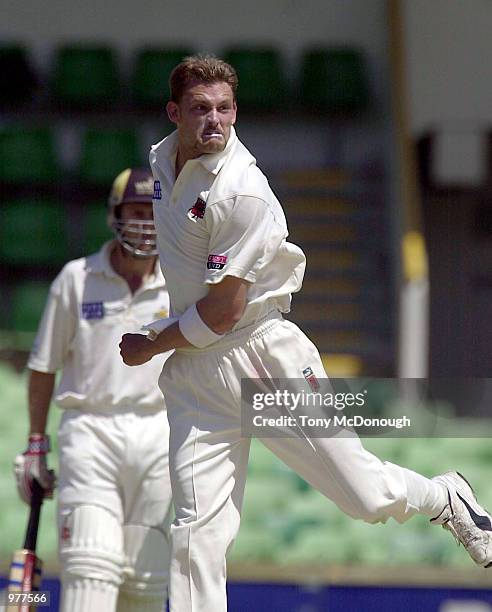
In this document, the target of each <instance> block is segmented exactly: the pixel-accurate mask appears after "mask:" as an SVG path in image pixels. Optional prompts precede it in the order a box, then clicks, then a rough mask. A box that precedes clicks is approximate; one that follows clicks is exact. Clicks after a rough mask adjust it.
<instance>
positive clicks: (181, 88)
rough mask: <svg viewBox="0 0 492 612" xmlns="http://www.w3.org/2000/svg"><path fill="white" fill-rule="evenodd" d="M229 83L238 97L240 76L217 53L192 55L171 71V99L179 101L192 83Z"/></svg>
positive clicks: (234, 94)
mask: <svg viewBox="0 0 492 612" xmlns="http://www.w3.org/2000/svg"><path fill="white" fill-rule="evenodd" d="M194 81H198V82H200V83H227V84H228V85H229V86H230V87H231V89H232V95H233V96H234V99H236V91H237V85H238V78H237V74H236V71H235V70H234V68H233V67H232V66H231V65H230V64H228V63H227V62H224V60H221V59H219V58H218V57H216V56H215V55H202V54H197V55H190V56H188V57H185V58H184V59H183V61H182V62H181V63H179V64H178V65H177V66H176V67H175V68H174V69H173V71H172V72H171V76H170V77H169V91H170V92H171V100H172V101H173V102H176V103H178V102H179V101H180V100H181V98H182V97H183V94H184V92H185V90H186V88H187V87H188V86H189V85H190V83H192V82H194Z"/></svg>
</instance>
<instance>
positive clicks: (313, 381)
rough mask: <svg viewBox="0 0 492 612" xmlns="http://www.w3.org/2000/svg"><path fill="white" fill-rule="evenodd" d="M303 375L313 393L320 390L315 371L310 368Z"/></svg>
mask: <svg viewBox="0 0 492 612" xmlns="http://www.w3.org/2000/svg"><path fill="white" fill-rule="evenodd" d="M302 373H303V374H304V378H305V379H306V380H307V382H308V384H309V386H310V387H311V391H317V390H318V389H319V382H318V379H317V378H316V376H315V374H314V372H313V370H312V369H311V368H309V367H308V368H305V369H304V370H303V371H302Z"/></svg>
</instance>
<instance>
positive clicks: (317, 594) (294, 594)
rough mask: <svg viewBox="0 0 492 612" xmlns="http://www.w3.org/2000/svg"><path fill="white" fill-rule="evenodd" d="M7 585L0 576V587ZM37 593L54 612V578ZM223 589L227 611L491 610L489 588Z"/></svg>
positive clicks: (47, 610)
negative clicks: (43, 592) (42, 592)
mask: <svg viewBox="0 0 492 612" xmlns="http://www.w3.org/2000/svg"><path fill="white" fill-rule="evenodd" d="M6 585H7V580H6V579H5V578H0V589H4V588H5V587H6ZM41 589H42V590H47V591H50V594H51V605H50V606H49V607H46V608H45V607H43V608H39V610H40V612H58V605H59V598H60V583H59V581H58V579H56V578H45V579H43V583H42V585H41ZM227 590H228V599H229V610H230V612H352V611H353V612H394V610H398V611H399V612H415V611H417V610H418V612H440V610H443V609H444V608H445V607H447V608H448V609H450V608H449V607H450V604H454V606H453V609H454V610H460V612H466V611H467V608H468V609H470V610H472V609H474V610H476V609H477V606H478V604H479V603H480V604H481V605H482V607H481V608H480V610H482V609H483V610H484V611H485V610H487V607H488V608H489V609H490V612H492V589H490V590H488V589H453V588H432V587H383V586H378V587H367V586H364V587H362V586H352V585H351V586H338V585H337V586H312V587H310V586H305V585H282V584H251V583H229V584H228V587H227ZM472 606H473V607H472Z"/></svg>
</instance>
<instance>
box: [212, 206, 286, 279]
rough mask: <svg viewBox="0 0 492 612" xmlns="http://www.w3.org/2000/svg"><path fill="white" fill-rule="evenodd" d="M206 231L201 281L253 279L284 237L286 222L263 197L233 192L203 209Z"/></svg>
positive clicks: (270, 258) (268, 260)
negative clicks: (203, 268) (205, 212)
mask: <svg viewBox="0 0 492 612" xmlns="http://www.w3.org/2000/svg"><path fill="white" fill-rule="evenodd" d="M206 221H207V224H208V227H209V231H210V243H209V252H208V258H207V262H206V266H207V269H206V271H205V282H206V283H208V284H215V283H219V282H220V281H221V280H223V278H224V277H225V276H235V277H237V278H243V279H244V280H247V281H249V282H250V283H254V282H255V281H256V278H257V276H258V273H259V272H260V271H261V270H262V269H263V268H264V267H265V266H266V265H267V264H268V263H269V262H270V261H271V260H272V259H273V257H274V256H275V254H276V253H277V251H278V249H279V248H280V245H281V244H282V242H283V241H284V240H285V238H286V237H287V234H288V232H287V226H286V225H285V222H282V220H278V219H277V218H276V217H275V214H274V211H273V210H272V209H271V207H270V206H269V204H268V203H267V202H265V201H264V200H262V199H260V198H256V197H252V196H236V197H235V198H230V199H228V200H224V201H223V202H218V203H216V204H214V205H213V206H211V207H210V208H209V210H208V211H207V215H206Z"/></svg>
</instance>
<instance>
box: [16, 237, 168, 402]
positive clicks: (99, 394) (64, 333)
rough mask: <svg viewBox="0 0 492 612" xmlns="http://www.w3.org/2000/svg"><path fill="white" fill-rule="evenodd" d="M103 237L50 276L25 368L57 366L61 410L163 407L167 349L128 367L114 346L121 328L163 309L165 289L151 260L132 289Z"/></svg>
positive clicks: (133, 328)
mask: <svg viewBox="0 0 492 612" xmlns="http://www.w3.org/2000/svg"><path fill="white" fill-rule="evenodd" d="M111 245H112V243H111V242H109V243H107V244H105V245H104V246H103V248H102V249H101V250H100V251H99V252H98V253H95V254H94V255H90V256H88V257H82V258H80V259H76V260H73V261H71V262H69V263H68V264H66V265H65V267H64V268H63V270H62V271H61V272H60V274H59V275H58V277H57V278H56V279H55V280H54V282H53V284H52V286H51V289H50V294H49V298H48V302H47V304H46V307H45V310H44V314H43V318H42V320H41V323H40V326H39V331H38V334H37V337H36V340H35V343H34V347H33V350H32V352H31V355H30V357H29V361H28V367H29V368H30V369H32V370H37V371H38V372H56V371H57V370H59V369H63V371H62V374H61V379H60V382H59V384H58V387H57V389H56V393H55V402H56V403H57V404H58V405H59V406H60V407H62V408H77V409H78V410H84V411H88V412H99V411H102V412H114V411H116V410H119V409H123V408H132V407H138V410H139V411H142V410H145V409H147V408H148V409H162V408H164V403H163V397H162V394H161V392H160V390H159V388H158V387H157V384H156V382H157V380H158V378H159V374H160V371H161V369H162V365H163V363H164V361H165V359H166V358H167V356H168V355H169V353H167V354H163V355H159V356H157V357H155V358H154V359H152V360H151V361H149V362H148V363H146V364H144V365H142V366H139V367H138V368H131V367H129V366H127V365H125V364H124V363H123V361H122V359H121V356H120V354H119V351H118V344H119V343H120V341H121V337H122V335H123V334H125V333H128V332H138V331H139V330H140V327H141V326H142V325H143V324H144V323H148V322H149V320H153V319H157V318H159V317H167V316H168V313H169V295H168V293H167V289H166V285H165V281H164V278H163V276H162V274H161V271H160V269H159V267H158V266H156V270H155V273H154V275H153V276H152V277H150V278H149V279H148V280H147V281H146V282H145V284H144V285H143V286H142V287H140V288H139V289H138V290H137V291H136V292H135V293H134V294H133V295H132V293H131V291H130V290H129V287H128V284H127V283H126V281H125V280H124V279H123V278H122V277H121V276H119V275H118V274H117V273H116V272H115V271H114V270H113V268H112V267H111V264H110V260H109V254H110V249H111Z"/></svg>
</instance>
